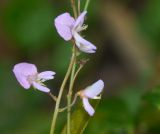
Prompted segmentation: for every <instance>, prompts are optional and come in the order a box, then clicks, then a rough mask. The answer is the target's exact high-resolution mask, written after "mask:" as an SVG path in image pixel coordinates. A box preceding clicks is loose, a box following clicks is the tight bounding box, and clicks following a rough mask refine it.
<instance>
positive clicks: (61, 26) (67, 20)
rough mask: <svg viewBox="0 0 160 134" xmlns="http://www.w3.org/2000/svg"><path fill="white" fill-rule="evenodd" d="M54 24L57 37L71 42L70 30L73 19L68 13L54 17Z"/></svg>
mask: <svg viewBox="0 0 160 134" xmlns="http://www.w3.org/2000/svg"><path fill="white" fill-rule="evenodd" d="M54 22H55V27H56V29H57V32H58V33H59V35H60V36H61V37H62V38H63V39H64V40H66V41H68V40H71V38H72V33H71V30H72V28H73V25H74V23H75V20H74V18H73V17H71V16H70V14H69V13H63V14H61V15H59V16H58V17H56V18H55V21H54Z"/></svg>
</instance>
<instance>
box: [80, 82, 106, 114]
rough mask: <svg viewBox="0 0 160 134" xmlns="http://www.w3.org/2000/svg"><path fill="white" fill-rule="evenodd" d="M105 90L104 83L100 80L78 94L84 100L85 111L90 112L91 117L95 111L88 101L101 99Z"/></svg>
mask: <svg viewBox="0 0 160 134" xmlns="http://www.w3.org/2000/svg"><path fill="white" fill-rule="evenodd" d="M103 88H104V82H103V81H102V80H98V81H97V82H95V83H93V84H92V85H91V86H89V87H87V88H85V89H84V90H81V91H79V92H78V95H79V96H80V97H81V98H82V101H83V106H84V109H85V110H86V111H87V112H88V114H89V115H90V116H93V114H94V113H95V110H94V109H93V107H92V106H91V105H90V103H89V101H88V99H100V98H101V97H100V96H97V95H99V94H100V93H101V92H102V90H103Z"/></svg>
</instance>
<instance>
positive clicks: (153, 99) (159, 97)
mask: <svg viewBox="0 0 160 134" xmlns="http://www.w3.org/2000/svg"><path fill="white" fill-rule="evenodd" d="M144 100H146V101H147V102H148V103H149V104H151V105H154V106H156V107H157V108H158V109H160V86H158V87H156V88H154V89H152V90H151V91H150V92H148V93H147V94H146V95H145V96H144Z"/></svg>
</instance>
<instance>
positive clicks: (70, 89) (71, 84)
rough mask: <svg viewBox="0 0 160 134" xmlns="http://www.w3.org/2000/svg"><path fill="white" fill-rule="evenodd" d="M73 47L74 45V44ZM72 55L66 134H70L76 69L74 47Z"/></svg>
mask: <svg viewBox="0 0 160 134" xmlns="http://www.w3.org/2000/svg"><path fill="white" fill-rule="evenodd" d="M74 45H75V44H74ZM73 53H74V55H75V60H74V63H73V68H72V73H71V78H70V85H69V91H68V95H67V105H68V108H67V134H70V132H71V121H70V119H71V107H70V105H71V99H72V89H73V84H74V74H75V69H76V48H75V47H74V50H73Z"/></svg>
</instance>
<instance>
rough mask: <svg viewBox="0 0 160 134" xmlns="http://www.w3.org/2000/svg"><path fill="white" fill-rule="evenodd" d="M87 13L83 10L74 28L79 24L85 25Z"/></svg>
mask: <svg viewBox="0 0 160 134" xmlns="http://www.w3.org/2000/svg"><path fill="white" fill-rule="evenodd" d="M86 14H87V11H84V12H82V13H81V14H80V15H79V17H78V18H77V19H76V22H75V24H74V27H73V28H74V29H75V28H76V27H78V26H82V25H83V23H84V18H85V16H86Z"/></svg>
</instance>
